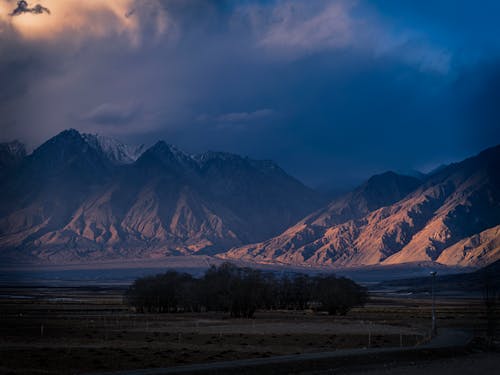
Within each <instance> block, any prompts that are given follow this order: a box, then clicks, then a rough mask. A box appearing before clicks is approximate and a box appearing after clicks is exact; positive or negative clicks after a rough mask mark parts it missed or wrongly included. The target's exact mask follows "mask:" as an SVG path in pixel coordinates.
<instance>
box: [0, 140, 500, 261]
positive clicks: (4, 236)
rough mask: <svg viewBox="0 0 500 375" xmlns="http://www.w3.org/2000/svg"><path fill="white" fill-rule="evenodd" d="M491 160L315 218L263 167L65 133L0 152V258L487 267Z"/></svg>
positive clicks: (351, 200)
mask: <svg viewBox="0 0 500 375" xmlns="http://www.w3.org/2000/svg"><path fill="white" fill-rule="evenodd" d="M499 162H500V146H497V147H494V148H490V149H488V150H485V151H484V152H482V153H480V154H479V155H477V156H474V157H472V158H469V159H467V160H464V161H462V162H460V163H455V164H451V165H448V166H443V167H440V168H438V169H437V170H435V171H434V172H432V173H430V174H428V175H419V176H414V177H412V176H405V175H401V174H397V173H394V172H386V173H383V174H380V175H376V176H373V177H371V178H370V179H368V180H367V181H366V182H365V183H364V184H362V185H361V186H359V187H358V188H357V189H354V190H353V191H351V192H349V193H347V194H345V195H343V196H340V197H339V198H336V199H334V200H333V201H331V202H330V203H329V204H327V205H326V206H324V207H323V208H320V207H321V206H323V205H324V204H325V202H324V200H323V198H322V196H320V194H319V193H317V192H315V191H313V190H312V189H309V188H308V187H306V186H304V185H303V184H302V183H300V182H299V181H297V180H296V179H294V178H292V177H291V176H289V175H288V174H286V173H285V172H284V171H283V170H282V169H281V168H279V167H278V166H277V165H276V164H274V163H273V162H271V161H258V160H252V159H249V158H245V157H241V156H238V155H233V154H228V153H221V152H206V153H203V154H199V155H189V154H186V153H184V152H183V151H181V150H179V149H177V148H176V147H174V146H172V145H169V144H167V143H165V142H163V141H160V142H157V143H156V144H154V145H153V146H152V147H149V148H146V147H145V146H137V147H136V146H129V145H125V144H122V143H121V142H119V141H117V140H114V139H111V138H107V137H103V136H100V135H91V134H80V133H79V132H78V131H76V130H67V131H64V132H62V133H60V134H58V135H57V136H55V137H53V138H51V139H50V140H48V141H47V142H45V143H44V144H42V145H41V146H40V147H38V148H37V149H35V150H34V151H33V153H32V154H30V155H27V154H26V151H25V148H24V146H23V145H22V144H21V143H19V142H11V143H6V144H1V145H0V174H1V175H2V180H1V183H0V192H1V194H0V257H1V258H2V259H4V260H5V261H16V262H49V263H64V262H82V261H83V262H89V261H92V262H95V261H97V262H98V261H100V260H106V261H110V260H125V259H129V260H130V259H160V258H164V257H165V256H171V255H192V254H204V255H216V256H218V257H219V258H222V259H227V260H233V261H240V260H243V261H249V262H258V263H273V264H288V265H297V266H329V267H332V266H333V267H342V268H345V267H362V266H372V265H393V264H402V263H414V262H438V263H441V264H444V265H449V266H463V267H470V266H472V267H478V266H484V265H487V264H489V263H491V262H493V261H495V260H497V259H499V258H500V175H499V173H498V166H499V165H500V163H499Z"/></svg>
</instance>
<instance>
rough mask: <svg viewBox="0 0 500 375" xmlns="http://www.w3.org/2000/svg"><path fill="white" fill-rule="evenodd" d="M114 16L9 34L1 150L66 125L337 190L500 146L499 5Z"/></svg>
mask: <svg viewBox="0 0 500 375" xmlns="http://www.w3.org/2000/svg"><path fill="white" fill-rule="evenodd" d="M52 4H54V6H55V2H53V3H48V2H47V4H46V5H47V6H48V7H50V8H51V7H52ZM58 4H65V3H63V2H61V3H58ZM82 4H84V5H85V6H89V7H90V6H92V7H94V6H95V7H97V6H98V5H95V4H103V3H99V2H95V1H90V2H86V3H82ZM87 4H90V5H87ZM110 4H111V3H110ZM113 4H119V5H120V8H119V9H118V10H116V9H114V8H106V9H105V10H106V12H101V13H102V14H101V13H99V12H98V11H97V10H96V9H100V8H92V12H90V13H89V14H90V15H91V16H92V23H89V27H91V26H92V30H91V31H92V32H88V31H87V30H85V27H82V31H81V32H80V33H75V32H74V27H73V26H74V25H73V24H70V25H69V26H67V27H68V28H67V29H57V31H58V34H54V35H55V36H53V39H51V40H49V41H47V40H36V39H30V38H23V36H22V33H21V31H22V30H21V31H19V30H15V31H16V32H13V33H12V37H10V38H9V40H8V41H6V40H5V37H0V51H1V52H2V53H0V76H1V78H2V82H4V80H3V78H4V77H5V78H6V81H5V82H7V85H6V86H4V87H0V97H1V98H8V100H2V101H3V102H2V103H0V115H1V116H0V117H1V118H2V119H4V120H3V121H9V123H13V121H15V123H16V124H17V125H16V128H15V129H11V128H9V129H10V130H9V131H8V132H7V131H5V132H4V134H1V135H2V138H5V139H7V138H14V137H21V138H28V139H30V140H31V141H32V142H34V143H35V142H41V141H43V140H44V139H46V138H48V137H49V136H51V135H53V134H54V133H56V132H57V131H59V130H62V129H64V128H68V127H77V128H78V129H80V130H82V131H91V132H100V133H103V134H109V135H113V136H115V137H118V138H122V139H123V140H125V141H129V142H134V143H142V142H153V141H155V140H157V139H159V138H163V139H166V140H167V141H168V142H169V143H173V144H177V145H178V146H180V147H181V148H183V149H186V150H187V151H192V152H197V151H204V150H207V149H215V150H225V151H231V152H237V153H242V154H246V155H249V156H252V157H255V158H266V159H274V160H276V161H277V162H278V163H279V164H281V165H282V166H283V167H284V168H285V169H286V170H287V171H290V172H291V173H292V174H294V175H296V176H298V177H300V178H301V179H304V180H306V181H307V182H308V183H311V184H326V183H329V184H332V185H345V184H351V183H356V182H358V181H359V180H361V179H363V178H364V177H366V176H367V175H370V174H372V173H375V172H382V171H384V170H387V169H394V170H410V169H414V168H421V167H425V168H427V167H428V166H432V165H437V164H439V163H440V162H442V161H445V162H446V161H452V160H456V159H459V158H462V157H466V156H468V155H470V154H473V153H475V152H478V151H479V150H481V149H482V148H485V147H488V146H490V145H493V144H495V143H498V142H499V136H500V134H499V130H498V129H499V127H498V125H497V124H498V121H499V116H500V113H499V112H498V106H496V105H495V104H496V103H498V100H499V99H500V92H498V87H500V74H499V72H500V69H498V66H499V65H498V64H497V62H498V61H500V46H499V45H498V44H499V42H498V38H497V37H496V35H498V32H500V26H498V25H497V22H496V21H495V20H494V17H493V16H492V14H497V13H494V11H495V9H497V8H498V6H497V5H496V4H497V2H489V1H485V2H484V3H482V4H481V6H477V5H474V4H472V3H471V2H466V1H453V2H452V1H448V0H443V1H442V2H441V1H440V2H439V3H435V2H434V3H431V2H421V1H405V2H385V1H357V2H356V1H349V0H339V1H321V0H311V1H307V2H304V1H294V0H288V1H268V2H266V1H257V0H255V1H240V2H235V1H208V0H182V1H181V0H171V1H154V0H150V1H147V2H146V1H132V0H130V1H129V0H120V1H118V0H117V2H116V3H113ZM58 6H62V5H58ZM82 6H83V5H82ZM99 6H102V5H99ZM106 6H107V5H106ZM110 6H111V5H110ZM51 9H52V8H51ZM54 9H55V8H54ZM113 12H115V13H116V16H114V18H110V14H115V13H113ZM97 15H100V17H102V18H98V17H97ZM120 16H123V19H121V18H120ZM55 17H56V12H55V10H54V12H53V14H52V16H51V17H46V18H47V19H52V20H55V19H56V18H55ZM96 17H97V18H96ZM21 18H22V17H19V18H18V20H21ZM13 19H14V18H13ZM37 19H41V17H37ZM14 21H15V19H14ZM14 21H13V22H14ZM76 21H78V22H81V23H82V24H83V25H86V23H85V22H83V21H81V19H79V18H78V19H77V20H76ZM100 22H101V23H102V24H101V23H100ZM14 26H15V25H14ZM5 27H6V28H7V27H10V26H5ZM51 35H52V34H51ZM2 38H4V39H2ZM7 42H8V43H7ZM5 56H13V57H11V58H9V59H7V58H6V57H5ZM8 77H13V78H10V79H9V78H8ZM7 102H8V103H10V104H8V105H7V104H6V103H7ZM137 103H140V105H138V104H137ZM25 108H30V111H26V110H25ZM75 123H76V124H75ZM33 124H36V126H34V125H33Z"/></svg>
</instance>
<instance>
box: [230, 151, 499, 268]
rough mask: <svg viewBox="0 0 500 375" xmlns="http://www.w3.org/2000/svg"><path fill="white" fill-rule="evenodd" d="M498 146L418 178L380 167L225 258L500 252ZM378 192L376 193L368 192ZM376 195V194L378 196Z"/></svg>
mask: <svg viewBox="0 0 500 375" xmlns="http://www.w3.org/2000/svg"><path fill="white" fill-rule="evenodd" d="M499 165H500V146H497V147H494V148H491V149H488V150H486V151H484V152H482V153H481V154H479V155H478V156H476V157H473V158H470V159H467V160H464V161H463V162H461V163H456V164H452V165H450V166H447V167H444V168H442V169H440V170H439V171H437V172H435V173H433V174H431V175H430V176H428V177H427V178H426V179H424V181H422V182H421V183H420V184H419V183H418V182H417V180H410V179H409V178H404V179H399V180H398V179H395V176H394V175H392V176H391V175H385V176H384V175H382V176H378V177H377V179H380V180H384V181H382V183H381V186H383V187H384V186H385V187H389V186H390V187H391V188H388V189H385V188H383V189H382V190H380V191H378V190H377V189H370V185H371V184H373V182H374V181H373V179H372V181H368V182H367V184H365V186H364V187H361V188H359V189H358V190H356V191H355V192H354V193H351V194H348V195H346V196H344V197H342V198H340V199H338V200H335V201H333V202H332V203H330V205H329V206H328V207H326V208H325V209H322V210H319V211H317V212H316V213H314V214H312V215H310V216H308V217H306V218H305V219H303V220H301V221H300V222H299V223H298V224H296V225H294V226H292V227H290V228H289V229H288V230H286V231H285V232H284V233H282V234H281V235H279V236H277V237H274V238H272V239H270V240H267V241H264V242H261V243H257V244H253V245H247V246H243V247H239V248H235V249H232V250H230V251H229V252H227V253H226V254H223V255H222V257H224V258H226V259H248V260H253V261H258V262H279V263H285V264H308V265H333V266H338V267H351V266H363V265H375V264H398V263H406V262H417V261H436V262H440V263H444V264H449V265H463V266H466V265H467V266H474V265H484V264H488V263H491V262H492V261H494V260H496V259H498V258H499V253H498V242H499V239H498V236H499V232H498V225H499V224H500V173H499V172H498V167H499ZM370 197H372V198H370ZM373 197H375V198H378V199H373Z"/></svg>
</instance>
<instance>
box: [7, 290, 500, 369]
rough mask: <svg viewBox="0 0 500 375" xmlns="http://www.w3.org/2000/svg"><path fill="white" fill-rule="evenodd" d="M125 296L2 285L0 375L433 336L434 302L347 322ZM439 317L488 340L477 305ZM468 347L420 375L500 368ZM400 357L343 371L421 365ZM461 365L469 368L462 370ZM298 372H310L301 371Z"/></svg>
mask: <svg viewBox="0 0 500 375" xmlns="http://www.w3.org/2000/svg"><path fill="white" fill-rule="evenodd" d="M122 294H123V290H122V289H113V288H109V289H105V288H92V289H89V288H6V287H3V288H2V289H0V314H1V315H0V318H1V321H0V372H1V373H9V374H75V373H82V372H89V371H90V372H91V371H114V370H125V369H137V368H155V367H170V366H178V365H186V364H194V363H208V362H219V361H225V360H235V359H246V358H260V357H271V356H276V355H287V354H288V355H289V354H300V353H313V352H325V351H335V350H339V349H347V348H367V347H371V348H376V347H400V346H405V347H411V346H415V345H419V344H422V343H425V342H426V341H427V340H428V334H429V325H430V324H429V323H430V311H431V308H430V301H429V300H428V299H403V298H388V297H384V296H372V299H371V301H370V302H369V304H368V305H367V306H366V307H364V308H357V309H354V310H352V311H350V312H349V313H348V314H347V316H342V317H340V316H336V317H331V316H328V315H324V314H317V313H313V312H311V311H306V312H298V311H273V312H258V313H257V314H256V317H255V319H252V320H247V319H230V318H229V317H228V315H226V314H223V313H205V314H203V313H199V314H136V313H133V312H131V311H129V309H128V308H127V306H126V305H124V304H123V302H122ZM437 314H438V319H439V320H438V323H439V326H440V328H445V327H446V328H458V329H461V330H467V331H469V332H471V333H472V334H474V336H476V337H479V338H480V337H482V336H484V329H485V326H486V321H485V318H484V316H485V314H484V308H483V304H482V301H481V300H472V299H470V300H465V299H447V300H445V299H443V300H438V309H437ZM476 342H479V343H480V342H481V340H480V339H479V340H478V339H476ZM470 350H471V351H472V352H475V354H471V355H467V356H466V357H463V355H464V353H460V357H453V358H446V359H435V360H434V361H431V362H428V361H429V360H430V359H431V357H429V358H419V362H418V365H419V366H424V367H422V369H423V368H425V366H429V368H428V371H427V370H426V372H429V373H432V371H434V370H436V369H439V368H441V367H440V363H441V362H442V363H443V365H444V364H445V363H448V365H449V366H456V367H457V368H459V369H462V370H465V369H466V368H467V363H468V366H469V368H473V369H478V367H477V366H478V363H479V364H481V365H482V366H491V364H492V363H493V364H495V366H497V365H500V359H499V356H498V353H495V352H491V351H487V352H485V353H482V354H481V353H479V354H478V352H482V351H483V350H484V349H483V346H481V345H475V346H472V347H471V349H470ZM395 360H397V358H393V359H391V360H390V361H388V360H387V358H386V359H384V360H382V361H381V363H379V364H366V365H363V363H355V364H353V365H356V366H351V367H349V366H347V368H344V369H343V370H342V371H344V372H349V371H350V372H359V371H361V372H365V371H370V372H372V371H374V370H377V371H380V372H379V373H382V372H384V371H389V370H390V371H396V373H397V371H400V370H402V369H404V368H405V367H404V366H411V368H412V369H415V368H417V367H415V366H416V364H414V365H412V363H413V361H414V360H415V359H414V358H413V359H411V360H406V361H405V360H403V361H402V362H401V363H400V364H398V365H396V364H395V363H394V361H395ZM426 361H427V362H426ZM454 361H455V362H454ZM457 361H458V362H457ZM459 361H466V362H464V364H463V365H460V363H461V362H459ZM467 361H468V362H467ZM471 361H472V362H471ZM396 362H397V361H396ZM476 362H478V363H476ZM473 363H476V365H472V364H473ZM448 365H447V366H448ZM366 366H368V367H366ZM436 366H437V367H436ZM484 369H485V370H487V367H485V368H484ZM339 371H340V370H339ZM342 371H341V372H342ZM408 371H409V370H408ZM412 371H413V370H412ZM297 372H301V373H304V371H303V369H302V370H300V371H299V368H297ZM405 372H406V370H405ZM405 372H400V373H405ZM438 372H439V371H438ZM305 373H307V372H305ZM316 373H318V374H323V373H324V374H326V373H331V372H328V371H327V372H316ZM336 373H337V372H336ZM384 373H385V372H384ZM413 373H419V372H413Z"/></svg>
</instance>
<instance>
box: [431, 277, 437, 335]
mask: <svg viewBox="0 0 500 375" xmlns="http://www.w3.org/2000/svg"><path fill="white" fill-rule="evenodd" d="M431 277H432V329H431V337H434V336H436V335H437V327H436V294H435V292H434V284H435V281H436V271H432V272H431Z"/></svg>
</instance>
